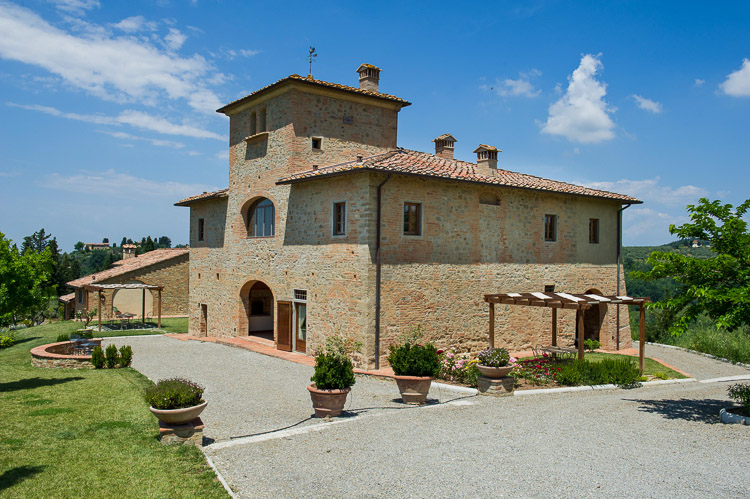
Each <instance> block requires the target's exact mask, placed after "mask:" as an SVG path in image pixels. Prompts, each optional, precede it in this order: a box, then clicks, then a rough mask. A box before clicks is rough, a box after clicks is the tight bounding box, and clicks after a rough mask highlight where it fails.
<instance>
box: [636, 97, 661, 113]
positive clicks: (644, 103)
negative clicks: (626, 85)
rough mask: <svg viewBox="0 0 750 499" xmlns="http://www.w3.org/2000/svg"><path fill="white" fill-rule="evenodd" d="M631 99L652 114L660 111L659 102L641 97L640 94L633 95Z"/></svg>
mask: <svg viewBox="0 0 750 499" xmlns="http://www.w3.org/2000/svg"><path fill="white" fill-rule="evenodd" d="M633 99H634V100H635V103H636V104H637V105H638V107H640V108H641V109H643V110H644V111H649V112H651V113H654V114H659V113H661V110H662V106H661V103H659V102H656V101H653V100H651V99H647V98H645V97H641V96H640V95H635V94H634V95H633Z"/></svg>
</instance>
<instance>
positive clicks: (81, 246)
mask: <svg viewBox="0 0 750 499" xmlns="http://www.w3.org/2000/svg"><path fill="white" fill-rule="evenodd" d="M85 247H86V245H85V244H83V241H78V242H77V243H76V245H75V246H74V248H75V250H76V251H79V252H80V251H83V249H84V248H85Z"/></svg>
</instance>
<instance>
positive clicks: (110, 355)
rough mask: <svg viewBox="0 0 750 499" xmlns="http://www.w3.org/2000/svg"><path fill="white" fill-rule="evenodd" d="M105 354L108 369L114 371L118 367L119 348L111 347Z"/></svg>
mask: <svg viewBox="0 0 750 499" xmlns="http://www.w3.org/2000/svg"><path fill="white" fill-rule="evenodd" d="M104 353H105V359H104V362H105V364H107V369H114V368H115V367H117V360H118V355H117V347H116V346H114V345H109V346H108V347H107V349H106V350H105V351H104Z"/></svg>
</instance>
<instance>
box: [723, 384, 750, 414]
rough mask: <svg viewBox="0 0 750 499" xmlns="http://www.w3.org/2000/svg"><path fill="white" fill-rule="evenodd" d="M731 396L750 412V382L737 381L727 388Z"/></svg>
mask: <svg viewBox="0 0 750 499" xmlns="http://www.w3.org/2000/svg"><path fill="white" fill-rule="evenodd" d="M727 393H728V394H729V397H730V398H731V399H733V400H734V401H735V402H737V403H739V404H742V406H743V407H744V408H745V411H746V412H748V413H750V383H737V384H735V385H732V386H730V387H729V388H727Z"/></svg>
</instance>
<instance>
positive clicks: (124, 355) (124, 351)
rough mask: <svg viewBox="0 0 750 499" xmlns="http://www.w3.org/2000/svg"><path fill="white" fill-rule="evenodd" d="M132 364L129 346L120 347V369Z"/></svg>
mask: <svg viewBox="0 0 750 499" xmlns="http://www.w3.org/2000/svg"><path fill="white" fill-rule="evenodd" d="M132 362H133V349H132V348H130V345H123V346H121V347H120V367H129V366H130V364H131V363H132Z"/></svg>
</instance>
